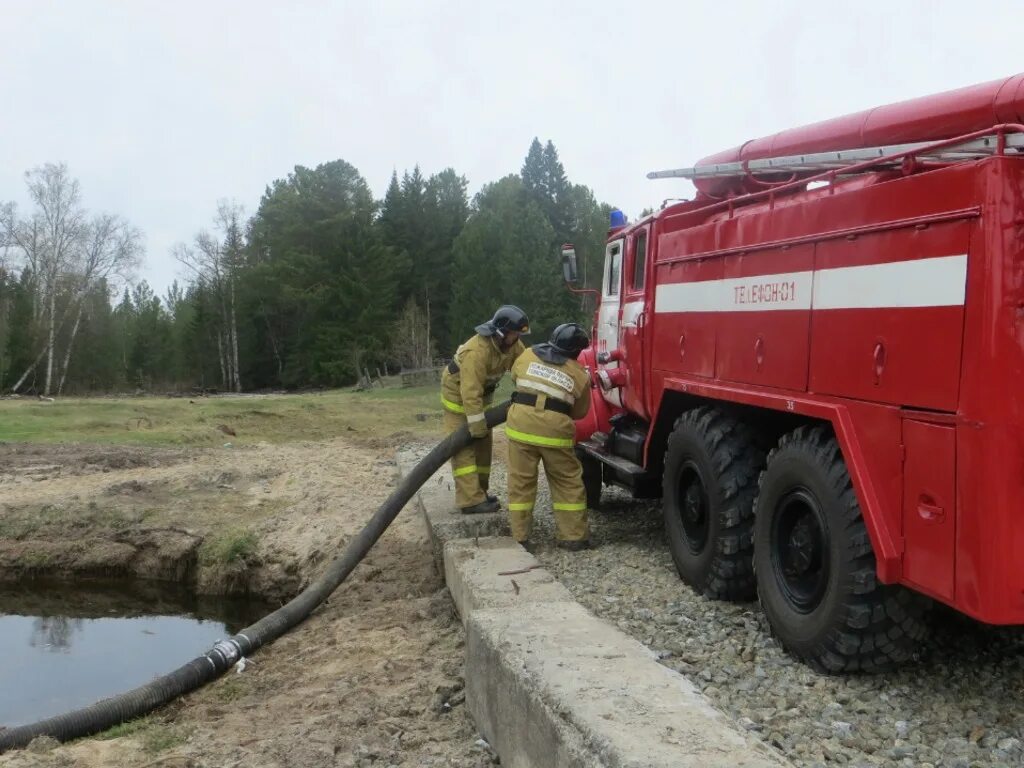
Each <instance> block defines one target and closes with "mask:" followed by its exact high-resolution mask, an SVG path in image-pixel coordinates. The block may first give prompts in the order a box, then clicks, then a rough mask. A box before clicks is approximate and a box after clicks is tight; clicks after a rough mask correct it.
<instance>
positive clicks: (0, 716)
mask: <svg viewBox="0 0 1024 768" xmlns="http://www.w3.org/2000/svg"><path fill="white" fill-rule="evenodd" d="M269 610H271V607H270V606H268V605H266V604H261V603H257V602H253V601H241V600H223V599H211V598H197V597H196V596H195V595H193V594H191V593H189V592H188V591H187V590H184V589H181V588H178V587H168V586H166V585H160V584H153V583H147V582H130V583H125V582H122V583H113V582H105V583H100V582H94V583H86V584H81V583H79V584H74V585H69V584H68V583H66V582H40V581H32V582H22V583H18V584H3V585H0V727H5V726H6V727H10V726H14V725H23V724H25V723H31V722H34V721H36V720H39V719H42V718H45V717H51V716H53V715H58V714H61V713H62V712H66V711H68V710H70V709H75V708H77V707H82V706H87V705H89V704H92V703H94V702H95V701H98V700H99V699H102V698H107V697H109V696H113V695H115V694H118V693H121V692H123V691H126V690H129V689H131V688H134V687H136V686H138V685H141V684H143V683H146V682H149V681H150V680H152V679H153V678H154V677H157V676H159V675H162V674H165V673H167V672H170V671H171V670H173V669H176V668H177V667H180V666H181V665H182V664H184V663H185V662H187V661H190V660H191V659H194V658H195V657H196V656H199V655H200V654H203V653H205V652H206V651H208V650H209V649H210V648H211V647H212V646H213V644H214V643H215V642H216V641H217V640H220V639H222V638H225V637H229V636H230V635H233V634H236V633H237V632H239V631H241V630H242V629H243V628H244V627H246V626H248V625H249V624H251V623H252V622H253V621H255V620H256V619H258V618H259V617H260V616H263V615H265V614H266V613H267V612H269Z"/></svg>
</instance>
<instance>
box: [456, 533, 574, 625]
mask: <svg viewBox="0 0 1024 768" xmlns="http://www.w3.org/2000/svg"><path fill="white" fill-rule="evenodd" d="M444 578H445V582H446V583H447V584H448V590H449V591H450V592H451V593H452V599H453V600H454V601H455V607H456V609H457V610H458V612H459V616H461V617H462V622H463V623H466V620H467V618H468V617H469V615H470V614H471V613H472V612H473V611H476V610H480V609H506V608H513V609H514V608H517V607H519V606H522V605H525V604H528V603H550V602H573V599H572V595H571V594H569V590H567V589H566V588H565V587H564V586H563V585H562V583H561V582H560V581H558V580H557V579H556V578H555V577H554V576H552V575H551V573H550V571H547V570H545V569H544V568H542V567H541V564H540V561H538V560H537V558H535V557H534V556H533V555H531V554H530V553H529V552H527V551H526V550H525V549H523V548H522V547H521V546H519V545H518V544H517V543H516V542H515V541H514V540H513V539H512V538H511V537H508V536H502V537H489V538H482V539H456V540H454V541H449V542H447V543H446V544H445V545H444Z"/></svg>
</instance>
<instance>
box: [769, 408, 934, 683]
mask: <svg viewBox="0 0 1024 768" xmlns="http://www.w3.org/2000/svg"><path fill="white" fill-rule="evenodd" d="M755 510H756V514H755V521H756V522H755V528H754V566H755V572H756V575H757V592H758V597H759V598H760V601H761V606H762V608H763V610H764V612H765V614H766V615H767V617H768V621H769V623H770V624H771V627H772V631H773V632H774V633H775V635H776V637H778V639H779V640H780V641H781V643H782V645H783V646H785V647H786V648H787V649H788V650H789V651H790V652H791V653H793V654H794V655H796V656H798V657H799V658H801V659H803V660H804V661H806V662H807V663H808V664H810V665H811V666H812V667H814V668H815V669H817V670H819V671H823V672H833V673H835V672H852V671H869V672H873V671H877V670H882V669H886V668H888V667H892V666H893V665H895V664H899V663H900V662H903V661H907V660H909V659H910V658H911V657H912V656H913V654H914V652H915V650H916V648H917V646H918V643H919V641H920V640H921V639H922V638H923V637H924V634H925V625H924V621H923V619H924V613H925V611H926V610H927V607H928V601H927V599H925V598H923V597H921V596H920V595H917V594H915V593H913V592H910V591H909V590H907V589H904V588H902V587H898V586H888V585H884V584H881V583H880V582H879V581H878V580H877V578H876V575H875V555H874V551H873V550H872V548H871V542H870V540H869V539H868V534H867V529H866V528H865V526H864V520H863V518H862V516H861V511H860V505H859V504H858V503H857V497H856V495H855V494H854V491H853V485H852V483H851V482H850V475H849V473H848V472H847V469H846V463H845V462H844V461H843V457H842V454H841V452H840V450H839V444H838V443H837V442H836V439H835V436H834V435H833V433H832V431H831V430H830V429H829V428H827V427H825V426H806V427H800V428H798V429H796V430H794V431H793V432H791V433H789V434H787V435H784V436H783V437H782V439H781V440H780V441H779V444H778V446H777V447H776V448H775V449H774V450H772V452H771V453H770V454H769V456H768V465H767V468H766V469H765V471H764V473H763V474H762V475H761V479H760V491H759V493H758V497H757V504H756V507H755Z"/></svg>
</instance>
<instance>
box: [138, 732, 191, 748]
mask: <svg viewBox="0 0 1024 768" xmlns="http://www.w3.org/2000/svg"><path fill="white" fill-rule="evenodd" d="M192 731H193V729H192V728H186V727H183V726H180V725H154V726H153V727H152V728H148V729H146V730H145V731H143V732H142V733H141V736H140V739H141V741H142V749H143V751H144V752H147V753H149V754H151V755H156V754H159V753H160V752H166V751H167V750H168V749H173V748H174V747H178V746H181V745H182V744H184V743H185V742H186V741H188V738H189V736H191V735H192Z"/></svg>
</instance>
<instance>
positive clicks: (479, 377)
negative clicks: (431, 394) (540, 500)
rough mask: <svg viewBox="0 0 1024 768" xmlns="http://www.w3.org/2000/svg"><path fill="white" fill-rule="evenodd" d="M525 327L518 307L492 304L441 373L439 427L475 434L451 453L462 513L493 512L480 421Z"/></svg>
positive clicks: (487, 436)
mask: <svg viewBox="0 0 1024 768" xmlns="http://www.w3.org/2000/svg"><path fill="white" fill-rule="evenodd" d="M529 332H530V321H529V319H528V318H527V317H526V313H525V312H523V310H521V309H520V308H519V307H514V306H512V305H505V306H502V307H498V311H497V312H495V313H494V317H492V318H491V319H490V320H489V321H487V322H486V323H484V324H483V325H478V326H477V327H476V335H475V336H474V337H473V338H471V339H470V340H469V341H467V342H466V343H465V344H463V345H462V346H460V347H459V348H458V350H457V351H456V352H455V358H454V359H453V360H452V362H451V363H449V364H448V367H447V368H446V369H445V370H444V373H443V374H442V375H441V404H442V405H443V406H444V429H445V433H446V434H451V433H452V432H454V431H455V430H457V429H459V428H460V427H461V426H462V425H464V424H467V423H468V425H469V433H470V434H471V435H472V436H473V437H474V438H476V439H475V440H474V441H473V442H472V443H471V444H470V445H469V447H468V448H463V449H462V450H461V451H458V452H457V453H456V454H455V455H454V456H452V475H454V477H455V504H456V506H458V507H459V509H460V510H461V511H462V512H463V513H464V514H467V515H472V514H477V513H480V512H497V511H498V509H499V506H498V499H497V498H496V497H495V496H492V495H491V494H489V493H488V492H487V488H488V485H489V484H490V474H491V431H490V430H489V429H488V428H487V423H486V422H485V421H484V411H485V410H486V409H487V408H488V406H490V404H491V399H492V398H493V396H494V390H495V389H497V387H498V382H500V381H501V377H502V376H504V375H505V372H506V371H508V370H510V369H511V368H512V363H513V362H515V360H516V358H517V357H519V356H520V355H521V354H522V353H523V350H524V349H525V347H524V346H523V343H522V342H521V341H520V340H519V337H520V336H521V335H523V334H528V333H529Z"/></svg>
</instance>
